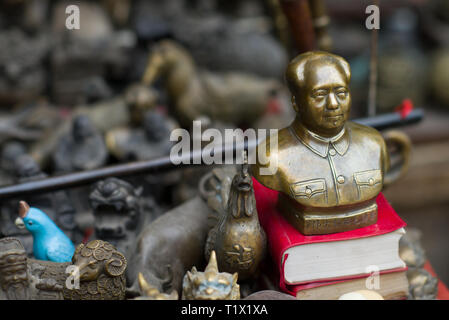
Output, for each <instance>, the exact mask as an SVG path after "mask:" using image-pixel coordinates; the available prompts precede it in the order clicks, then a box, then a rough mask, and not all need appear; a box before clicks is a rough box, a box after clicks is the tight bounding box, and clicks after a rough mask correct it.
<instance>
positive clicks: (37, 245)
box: [16, 201, 75, 262]
mask: <svg viewBox="0 0 449 320" xmlns="http://www.w3.org/2000/svg"><path fill="white" fill-rule="evenodd" d="M16 225H17V226H18V227H19V228H27V230H28V231H30V233H31V234H32V236H33V252H34V257H35V258H36V259H39V260H48V261H53V262H70V261H71V260H72V256H73V253H74V252H75V246H74V245H73V243H72V241H71V240H70V239H69V237H67V236H66V235H65V234H64V232H62V231H61V229H59V228H58V226H57V225H56V224H55V223H54V222H53V221H52V220H51V219H50V218H49V217H48V216H47V215H46V214H45V213H44V212H42V211H41V210H39V209H37V208H30V207H29V206H28V204H27V203H26V202H25V201H20V204H19V218H17V219H16Z"/></svg>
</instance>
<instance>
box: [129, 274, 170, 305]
mask: <svg viewBox="0 0 449 320" xmlns="http://www.w3.org/2000/svg"><path fill="white" fill-rule="evenodd" d="M137 279H138V281H139V287H140V293H141V296H140V297H137V298H136V300H178V292H176V290H173V291H172V292H171V293H170V294H166V293H161V292H160V291H159V290H158V289H157V288H156V287H153V286H152V285H151V284H149V283H148V282H147V280H146V279H145V277H144V276H143V274H142V273H141V272H139V274H138V275H137Z"/></svg>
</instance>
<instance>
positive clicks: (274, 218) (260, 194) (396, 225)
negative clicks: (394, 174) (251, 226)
mask: <svg viewBox="0 0 449 320" xmlns="http://www.w3.org/2000/svg"><path fill="white" fill-rule="evenodd" d="M253 184H254V192H255V197H256V206H257V211H258V214H259V221H260V224H261V226H262V228H263V229H264V230H265V232H266V234H267V239H268V248H269V251H270V253H271V256H272V258H273V260H274V263H275V264H276V267H277V268H278V270H279V273H280V287H281V289H282V290H284V291H286V292H288V293H291V294H293V293H292V291H291V290H289V288H287V284H286V283H285V278H284V268H283V265H282V263H285V261H286V260H287V259H288V256H286V257H284V261H282V259H283V256H284V253H285V251H286V250H287V249H289V248H291V247H295V246H299V245H305V244H312V243H324V242H333V241H342V240H353V239H359V238H366V237H372V236H379V235H383V234H387V233H390V232H393V231H396V230H398V229H400V228H403V227H404V226H405V225H406V223H405V222H404V221H403V220H402V219H401V218H400V217H399V216H398V215H397V214H396V212H395V211H394V209H393V208H392V207H391V205H390V204H389V203H388V202H387V200H386V199H385V197H384V196H383V195H382V194H379V195H378V197H377V199H376V200H377V205H378V220H377V223H376V224H373V225H370V226H367V227H363V228H359V229H355V230H351V231H346V232H340V233H333V234H326V235H312V236H305V235H303V234H301V233H300V232H299V231H297V230H296V229H295V228H294V227H293V226H291V225H290V224H289V223H288V222H287V220H285V219H284V217H283V216H282V215H281V213H279V212H278V210H277V208H276V203H277V199H278V191H275V190H272V189H269V188H267V187H265V186H263V185H262V184H261V183H259V182H258V181H257V180H256V179H254V178H253ZM346 278H351V277H350V276H348V277H346ZM342 279H345V278H344V277H343V278H341V277H340V278H337V279H323V280H325V281H331V280H342ZM313 282H318V281H313Z"/></svg>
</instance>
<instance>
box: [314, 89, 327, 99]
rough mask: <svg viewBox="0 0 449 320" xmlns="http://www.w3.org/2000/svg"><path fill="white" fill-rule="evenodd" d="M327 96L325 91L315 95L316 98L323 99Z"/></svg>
mask: <svg viewBox="0 0 449 320" xmlns="http://www.w3.org/2000/svg"><path fill="white" fill-rule="evenodd" d="M326 95H327V93H326V92H324V91H318V92H315V93H314V94H313V96H314V98H322V97H325V96H326Z"/></svg>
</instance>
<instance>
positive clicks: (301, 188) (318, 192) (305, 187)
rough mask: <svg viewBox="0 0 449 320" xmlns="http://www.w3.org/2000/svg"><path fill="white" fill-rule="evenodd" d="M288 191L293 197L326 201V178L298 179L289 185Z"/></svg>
mask: <svg viewBox="0 0 449 320" xmlns="http://www.w3.org/2000/svg"><path fill="white" fill-rule="evenodd" d="M290 191H291V193H292V196H293V197H294V198H302V199H311V200H313V201H312V202H317V203H319V202H323V201H324V202H326V203H327V188H326V180H324V179H312V180H306V181H299V182H295V183H292V184H291V185H290Z"/></svg>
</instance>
